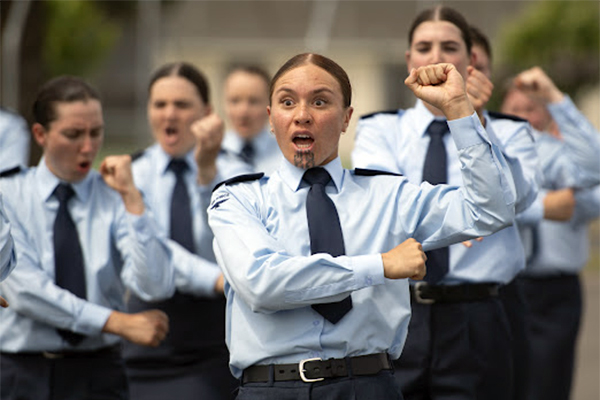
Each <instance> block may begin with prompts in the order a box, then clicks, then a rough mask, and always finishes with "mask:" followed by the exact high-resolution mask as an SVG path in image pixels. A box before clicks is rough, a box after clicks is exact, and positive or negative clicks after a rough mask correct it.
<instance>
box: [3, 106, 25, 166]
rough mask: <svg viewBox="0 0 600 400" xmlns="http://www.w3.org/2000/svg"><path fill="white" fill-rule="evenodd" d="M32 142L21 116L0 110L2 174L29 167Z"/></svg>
mask: <svg viewBox="0 0 600 400" xmlns="http://www.w3.org/2000/svg"><path fill="white" fill-rule="evenodd" d="M30 141H31V136H30V133H29V128H28V127H27V122H26V121H25V120H24V119H23V118H22V117H21V116H19V115H17V114H15V113H13V112H11V111H8V110H6V109H4V108H0V174H1V173H2V172H3V171H7V170H10V169H12V168H15V167H21V168H24V167H26V166H28V165H29V145H30Z"/></svg>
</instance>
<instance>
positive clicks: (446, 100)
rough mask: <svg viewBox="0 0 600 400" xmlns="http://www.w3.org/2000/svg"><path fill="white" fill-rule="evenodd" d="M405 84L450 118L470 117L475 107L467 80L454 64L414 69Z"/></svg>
mask: <svg viewBox="0 0 600 400" xmlns="http://www.w3.org/2000/svg"><path fill="white" fill-rule="evenodd" d="M404 84H405V85H406V86H408V87H409V89H410V90H412V91H413V93H414V94H415V96H417V97H418V98H419V99H421V100H423V101H425V102H427V103H429V104H431V105H432V106H434V107H436V108H438V109H439V110H441V111H442V112H443V113H444V115H445V116H446V118H447V119H448V120H453V119H458V118H463V117H468V116H470V115H471V114H473V111H474V108H473V106H472V104H471V102H470V101H469V98H468V96H467V92H466V88H465V81H464V80H463V78H462V76H461V75H460V73H459V72H458V71H457V70H456V67H455V66H454V65H452V64H433V65H427V66H424V67H419V68H417V69H414V68H413V69H412V70H411V71H410V75H409V76H408V78H406V80H405V81H404Z"/></svg>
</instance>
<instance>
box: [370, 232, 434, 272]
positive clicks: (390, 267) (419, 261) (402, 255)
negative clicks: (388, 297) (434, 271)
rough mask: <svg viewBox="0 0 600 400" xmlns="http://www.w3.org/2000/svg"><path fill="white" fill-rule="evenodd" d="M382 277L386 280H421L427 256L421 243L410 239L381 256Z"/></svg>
mask: <svg viewBox="0 0 600 400" xmlns="http://www.w3.org/2000/svg"><path fill="white" fill-rule="evenodd" d="M381 258H382V260H383V275H384V276H385V277H386V278H388V279H404V278H411V279H423V277H424V276H425V261H427V256H426V255H425V252H424V251H423V246H421V243H419V242H417V241H416V240H415V239H413V238H410V239H407V240H405V241H404V242H402V243H400V244H399V245H398V246H396V247H394V248H393V249H392V250H390V251H388V252H387V253H383V254H382V255H381Z"/></svg>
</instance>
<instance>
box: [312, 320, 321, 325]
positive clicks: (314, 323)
mask: <svg viewBox="0 0 600 400" xmlns="http://www.w3.org/2000/svg"><path fill="white" fill-rule="evenodd" d="M320 324H321V321H319V320H314V321H313V325H314V326H317V325H320Z"/></svg>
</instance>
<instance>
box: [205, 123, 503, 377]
mask: <svg viewBox="0 0 600 400" xmlns="http://www.w3.org/2000/svg"><path fill="white" fill-rule="evenodd" d="M449 125H450V129H451V131H452V136H453V137H454V140H455V142H456V147H457V149H458V150H457V151H458V152H459V153H460V159H461V161H462V162H463V163H464V167H465V168H464V172H465V181H466V183H467V184H466V185H465V187H463V188H451V187H448V186H446V185H439V186H432V185H430V184H428V183H424V184H423V185H421V187H419V186H415V185H412V184H410V183H409V182H408V180H407V179H406V178H404V177H398V176H389V175H379V176H374V177H369V176H358V175H355V174H354V173H352V172H351V171H348V170H344V169H343V168H342V165H341V161H340V159H339V157H338V158H336V159H335V160H334V161H332V162H330V163H329V164H327V165H326V166H325V168H326V169H327V171H328V172H329V174H330V175H331V177H332V182H330V183H329V184H328V185H327V187H326V191H327V193H328V195H329V196H330V198H331V200H332V201H333V202H334V204H335V205H336V207H337V211H338V214H339V217H340V223H341V227H342V231H343V235H344V243H345V248H346V255H344V256H340V257H335V258H334V257H332V256H331V255H328V254H316V255H311V253H310V239H309V233H308V223H307V218H306V207H305V202H306V196H307V193H308V190H309V187H308V186H307V185H306V184H305V183H304V182H303V181H302V176H303V174H304V172H305V171H304V170H302V169H299V168H297V167H295V166H293V165H292V164H290V163H289V162H288V161H287V160H285V159H284V160H283V161H282V164H281V166H280V168H279V169H278V170H277V171H276V172H275V173H274V174H273V175H272V177H271V178H266V177H264V178H262V179H260V180H256V181H253V182H247V183H238V184H231V185H224V186H221V187H220V188H218V189H217V190H216V191H215V192H214V194H213V199H212V203H211V206H210V209H209V212H208V215H209V223H210V226H211V228H212V229H213V232H214V233H215V254H216V255H217V260H218V262H219V265H220V266H221V268H222V269H223V273H224V275H225V278H226V286H225V294H226V296H227V325H226V340H227V345H228V347H229V351H230V354H231V361H230V366H231V369H232V372H233V374H234V375H235V376H237V377H240V376H241V373H242V371H243V370H244V369H245V368H247V367H249V366H251V365H254V364H270V363H275V364H281V363H297V362H299V361H300V360H302V359H306V358H311V357H321V358H323V359H327V358H331V357H334V358H342V357H346V356H358V355H363V354H371V353H378V352H388V353H389V354H390V355H391V356H392V357H393V358H394V359H396V358H398V357H399V356H400V353H401V351H402V347H403V345H404V341H405V339H406V333H407V329H408V321H409V317H410V300H409V291H408V281H407V280H406V279H401V280H389V279H385V278H384V276H383V264H382V259H381V253H382V252H387V251H389V250H391V249H392V248H394V247H395V246H397V245H399V244H400V243H402V242H404V241H405V240H407V239H409V238H411V237H414V238H415V239H416V240H418V241H420V242H422V243H423V247H424V248H425V249H427V248H429V249H431V248H435V247H441V246H445V245H448V244H449V243H452V242H457V241H461V240H465V239H467V238H472V237H477V236H479V235H488V234H490V233H492V232H493V231H496V230H498V229H501V228H502V227H504V226H506V225H508V224H510V223H511V222H512V219H513V216H514V193H513V192H512V190H511V189H510V188H509V187H508V185H507V183H508V182H509V179H510V178H509V176H507V175H506V174H507V173H508V171H507V169H506V167H505V163H503V162H502V160H499V159H498V158H496V156H495V153H496V152H495V151H494V152H493V151H492V150H491V149H492V148H494V147H493V146H491V144H490V142H489V140H488V138H487V134H486V132H485V130H484V129H483V127H482V126H481V124H480V123H479V120H478V118H477V117H476V115H475V114H473V115H472V116H470V117H466V118H462V119H459V120H455V121H451V122H450V123H449ZM496 150H497V149H496ZM350 293H352V301H353V308H352V310H351V311H350V312H349V313H348V314H347V315H346V316H345V317H344V318H343V319H342V320H341V321H340V322H338V323H337V324H335V325H333V324H331V323H329V322H328V321H327V320H325V319H324V318H323V317H322V316H321V315H320V314H318V313H316V312H315V311H314V310H313V309H312V308H311V307H310V305H311V304H315V303H329V302H334V301H339V300H341V299H343V298H345V297H346V296H348V294H350Z"/></svg>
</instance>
